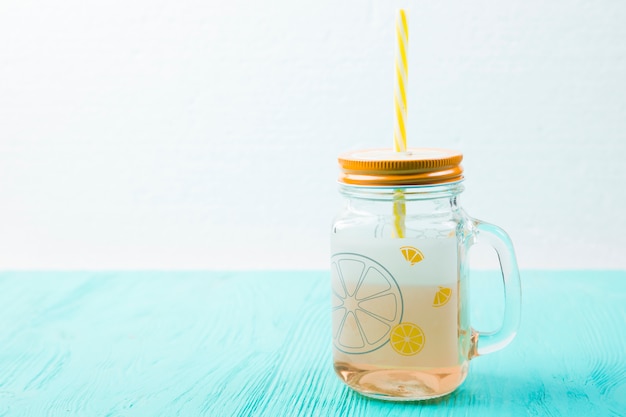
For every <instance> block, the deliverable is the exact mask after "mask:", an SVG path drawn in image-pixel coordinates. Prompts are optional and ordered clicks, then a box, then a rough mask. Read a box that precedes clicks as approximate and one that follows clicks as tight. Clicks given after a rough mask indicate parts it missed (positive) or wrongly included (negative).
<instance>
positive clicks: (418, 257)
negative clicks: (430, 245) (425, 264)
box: [400, 246, 424, 266]
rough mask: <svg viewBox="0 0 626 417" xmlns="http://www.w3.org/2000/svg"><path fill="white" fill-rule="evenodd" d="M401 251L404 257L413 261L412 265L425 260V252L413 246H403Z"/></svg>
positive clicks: (408, 260)
mask: <svg viewBox="0 0 626 417" xmlns="http://www.w3.org/2000/svg"><path fill="white" fill-rule="evenodd" d="M400 252H402V256H404V259H406V260H407V262H410V263H411V266H413V265H415V264H416V263H418V262H421V261H423V260H424V254H423V253H422V252H421V251H420V250H419V249H417V248H414V247H413V246H402V247H401V248H400Z"/></svg>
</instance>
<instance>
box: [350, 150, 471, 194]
mask: <svg viewBox="0 0 626 417" xmlns="http://www.w3.org/2000/svg"><path fill="white" fill-rule="evenodd" d="M462 160H463V154H462V153H460V152H457V151H452V150H449V149H437V148H410V149H407V151H406V152H395V151H394V150H393V149H366V150H361V151H352V152H347V153H344V154H342V155H340V156H339V165H340V166H341V171H342V172H341V175H340V177H339V181H340V182H343V183H345V184H353V185H367V186H394V185H431V184H442V183H447V182H456V181H461V180H462V179H463V167H461V165H460V164H461V161H462Z"/></svg>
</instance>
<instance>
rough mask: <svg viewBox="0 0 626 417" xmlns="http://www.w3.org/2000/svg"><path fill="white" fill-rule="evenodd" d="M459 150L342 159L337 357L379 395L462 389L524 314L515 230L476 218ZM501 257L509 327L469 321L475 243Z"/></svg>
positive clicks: (335, 267)
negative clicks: (488, 328) (474, 362)
mask: <svg viewBox="0 0 626 417" xmlns="http://www.w3.org/2000/svg"><path fill="white" fill-rule="evenodd" d="M462 159H463V156H462V154H461V153H459V152H455V151H451V150H446V149H430V148H415V149H409V150H408V151H407V152H402V153H399V152H394V151H392V150H390V149H375V150H364V151H355V152H350V153H346V154H343V155H341V156H340V157H339V165H340V168H341V175H340V178H339V192H340V193H341V195H342V196H343V200H344V201H343V207H342V208H341V211H340V212H339V214H338V215H337V216H336V218H335V219H334V222H333V225H332V233H331V283H332V284H331V285H332V339H333V361H334V368H335V372H336V373H337V375H338V376H339V378H340V379H341V380H342V381H343V382H344V383H345V384H347V385H348V386H349V387H351V388H352V389H354V390H356V391H357V392H359V393H361V394H364V395H366V396H369V397H375V398H379V399H386V400H423V399H429V398H434V397H439V396H442V395H445V394H448V393H450V392H452V391H454V390H455V389H456V388H457V387H458V386H460V385H461V383H462V382H463V381H464V380H465V378H466V376H467V373H468V369H469V361H470V359H472V358H474V357H476V356H478V355H481V354H486V353H490V352H494V351H496V350H499V349H502V348H503V347H505V346H506V345H507V344H508V343H509V342H510V341H511V340H512V339H513V338H514V336H515V334H516V332H517V328H518V325H519V318H520V304H521V302H520V298H521V289H520V278H519V271H518V267H517V263H516V259H515V254H514V250H513V244H512V243H511V240H510V239H509V237H508V235H507V234H506V233H505V232H504V231H503V230H502V229H501V228H499V227H497V226H494V225H492V224H489V223H485V222H482V221H479V220H476V219H474V218H472V217H470V216H469V215H468V214H467V213H466V212H465V211H464V210H463V208H462V207H461V205H460V199H459V196H460V194H461V193H462V192H463V190H464V186H463V169H462V167H461V160H462ZM476 243H486V244H488V245H490V246H492V247H493V248H494V249H495V251H496V252H497V254H498V258H499V261H500V267H501V270H502V276H503V282H504V294H505V308H504V317H503V320H502V326H501V328H500V329H499V330H497V331H495V332H490V333H489V332H480V331H477V330H475V329H473V328H472V326H471V324H470V322H469V309H470V306H469V296H468V280H469V275H470V274H469V264H468V253H469V249H470V248H471V247H472V245H474V244H476Z"/></svg>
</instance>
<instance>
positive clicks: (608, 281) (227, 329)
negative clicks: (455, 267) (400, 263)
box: [0, 271, 626, 417]
mask: <svg viewBox="0 0 626 417" xmlns="http://www.w3.org/2000/svg"><path fill="white" fill-rule="evenodd" d="M476 276H478V278H480V274H476ZM489 279H490V278H485V280H489ZM522 279H523V294H524V296H523V297H524V298H523V315H522V326H521V328H520V332H519V334H518V337H517V338H516V339H515V341H514V342H513V343H512V344H511V345H510V346H509V347H508V348H506V349H505V350H502V351H500V352H497V353H494V354H492V355H488V356H484V357H479V358H476V359H474V360H473V361H472V363H471V367H470V374H469V376H468V378H467V380H466V381H465V383H464V384H463V385H462V387H461V388H460V389H459V390H457V391H456V392H455V393H453V394H451V395H449V396H446V397H443V398H441V399H438V400H435V401H429V402H424V403H387V402H382V401H376V400H371V399H367V398H364V397H362V396H360V395H358V394H355V393H353V392H351V391H350V390H349V389H348V388H346V387H344V386H343V385H342V383H341V382H340V381H339V379H338V378H337V377H335V375H334V373H333V370H332V365H331V356H330V355H331V351H330V330H329V329H330V310H329V309H330V307H329V305H330V289H329V285H328V280H329V277H328V272H324V271H319V272H223V273H220V272H193V273H191V272H101V273H88V272H72V273H60V272H36V273H27V272H14V273H11V272H5V273H0V311H1V313H2V314H1V315H0V416H37V417H40V416H256V415H259V416H260V415H263V416H361V415H374V416H435V415H436V416H486V415H494V416H509V415H510V416H543V415H545V416H624V415H626V272H541V271H525V272H523V273H522ZM473 280H474V281H476V282H477V281H480V279H474V278H473ZM485 288H495V290H492V293H491V294H490V293H489V291H490V290H487V291H486V293H487V296H486V298H485V299H486V300H487V302H485V303H484V306H483V303H482V302H479V303H475V305H473V307H474V308H475V309H476V310H478V311H480V310H481V308H482V307H487V304H489V303H488V301H489V300H496V299H497V298H498V297H497V295H498V294H499V292H498V289H497V286H491V287H489V286H487V285H485ZM485 288H483V289H482V290H480V291H479V292H481V293H485V291H483V290H484V289H485ZM472 289H473V290H474V288H473V287H472ZM477 292H478V291H477ZM494 294H495V295H496V296H494ZM495 304H497V302H495ZM485 314H486V315H487V316H490V317H491V316H494V315H493V314H491V313H488V312H487V313H485Z"/></svg>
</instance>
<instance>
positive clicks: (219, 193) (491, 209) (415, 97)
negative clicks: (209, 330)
mask: <svg viewBox="0 0 626 417" xmlns="http://www.w3.org/2000/svg"><path fill="white" fill-rule="evenodd" d="M407 4H408V7H409V9H410V15H409V19H410V37H411V44H410V81H409V82H410V88H409V113H410V121H409V135H410V136H409V143H410V145H420V146H437V147H451V148H456V149H460V150H462V151H463V152H464V153H465V158H466V159H465V163H464V166H465V169H466V178H467V181H466V187H467V188H466V191H465V193H464V195H463V200H462V201H463V203H464V206H465V207H466V209H467V211H468V212H469V213H470V214H472V215H473V216H475V217H478V218H482V219H485V220H489V221H491V222H493V223H496V224H499V225H500V226H502V227H503V228H505V229H506V230H508V231H509V233H510V235H511V237H512V238H513V240H514V242H515V243H516V249H517V252H518V258H519V262H520V265H521V267H522V268H620V269H624V268H626V220H625V219H626V216H625V215H624V210H625V209H624V206H625V203H626V197H625V196H624V194H625V191H626V185H625V184H626V174H625V171H624V165H625V164H624V159H625V157H626V24H625V22H626V2H623V1H618V0H596V1H592V0H589V1H583V0H567V1H566V0H551V1H543V0H511V1H506V2H505V1H496V0H492V1H486V0H476V1H461V0H446V1H425V0H421V1H411V2H406V3H399V2H393V1H383V0H370V1H363V0H359V1H357V0H345V1H339V2H338V1H332V0H315V1H313V0H300V1H288V0H266V1H256V2H252V1H242V0H230V1H220V2H217V1H212V0H209V1H206V0H205V1H199V0H198V1H194V0H181V1H176V2H174V1H163V0H152V1H133V2H129V1H119V0H116V1H107V2H90V1H84V0H80V1H79V0H73V1H71V0H59V1H55V2H49V1H28V0H20V1H18V0H14V1H10V0H0V269H24V268H25V269H42V268H56V269H134V268H148V269H159V268H167V269H201V268H203V269H255V268H276V269H288V268H296V269H306V268H327V258H328V254H329V253H328V252H329V250H328V233H329V224H330V220H331V217H332V216H333V213H334V212H335V210H336V208H337V204H338V197H337V193H336V187H335V179H336V176H337V166H336V159H335V158H336V155H337V154H338V153H340V152H341V151H343V150H347V149H353V148H360V147H379V146H391V134H392V126H393V119H392V107H391V102H392V94H393V53H394V51H393V45H394V37H393V26H394V10H395V8H396V7H398V6H399V5H407ZM492 261H493V260H490V261H488V260H485V261H484V262H485V263H484V265H487V266H489V265H491V264H490V262H492ZM481 262H482V261H481ZM479 263H480V262H479ZM479 266H480V265H479Z"/></svg>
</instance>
